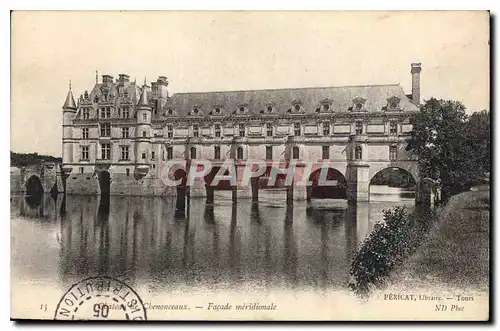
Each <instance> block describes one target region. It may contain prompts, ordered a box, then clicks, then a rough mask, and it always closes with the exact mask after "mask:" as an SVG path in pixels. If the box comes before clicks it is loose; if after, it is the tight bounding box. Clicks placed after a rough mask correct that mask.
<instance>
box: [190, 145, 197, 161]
mask: <svg viewBox="0 0 500 331" xmlns="http://www.w3.org/2000/svg"><path fill="white" fill-rule="evenodd" d="M191 158H192V159H196V148H195V147H191Z"/></svg>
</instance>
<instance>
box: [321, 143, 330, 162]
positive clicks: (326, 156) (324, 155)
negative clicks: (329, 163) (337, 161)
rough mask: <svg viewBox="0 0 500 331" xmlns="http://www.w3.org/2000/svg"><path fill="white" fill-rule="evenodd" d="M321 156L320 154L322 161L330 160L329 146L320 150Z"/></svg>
mask: <svg viewBox="0 0 500 331" xmlns="http://www.w3.org/2000/svg"><path fill="white" fill-rule="evenodd" d="M321 154H322V157H321V158H322V159H323V160H328V159H329V158H330V147H329V146H323V147H322V149H321Z"/></svg>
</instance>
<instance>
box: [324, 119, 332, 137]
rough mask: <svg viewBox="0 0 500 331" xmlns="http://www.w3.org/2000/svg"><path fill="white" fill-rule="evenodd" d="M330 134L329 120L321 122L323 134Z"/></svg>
mask: <svg viewBox="0 0 500 331" xmlns="http://www.w3.org/2000/svg"><path fill="white" fill-rule="evenodd" d="M329 135H330V122H323V136H329Z"/></svg>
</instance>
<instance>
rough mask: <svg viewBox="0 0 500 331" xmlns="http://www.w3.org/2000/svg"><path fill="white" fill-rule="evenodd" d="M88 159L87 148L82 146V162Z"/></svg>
mask: <svg viewBox="0 0 500 331" xmlns="http://www.w3.org/2000/svg"><path fill="white" fill-rule="evenodd" d="M88 159H89V146H82V160H84V161H85V160H88Z"/></svg>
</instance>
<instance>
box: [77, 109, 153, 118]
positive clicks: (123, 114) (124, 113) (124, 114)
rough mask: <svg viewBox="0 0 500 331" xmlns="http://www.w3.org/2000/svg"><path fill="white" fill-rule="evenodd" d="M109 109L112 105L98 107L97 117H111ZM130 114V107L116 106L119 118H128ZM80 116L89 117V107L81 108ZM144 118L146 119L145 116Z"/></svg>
mask: <svg viewBox="0 0 500 331" xmlns="http://www.w3.org/2000/svg"><path fill="white" fill-rule="evenodd" d="M111 110H112V107H102V108H99V117H100V118H111ZM130 114H131V111H130V107H120V108H118V117H119V118H130ZM82 118H83V119H84V120H88V119H90V108H82ZM145 120H147V118H146V119H145Z"/></svg>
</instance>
